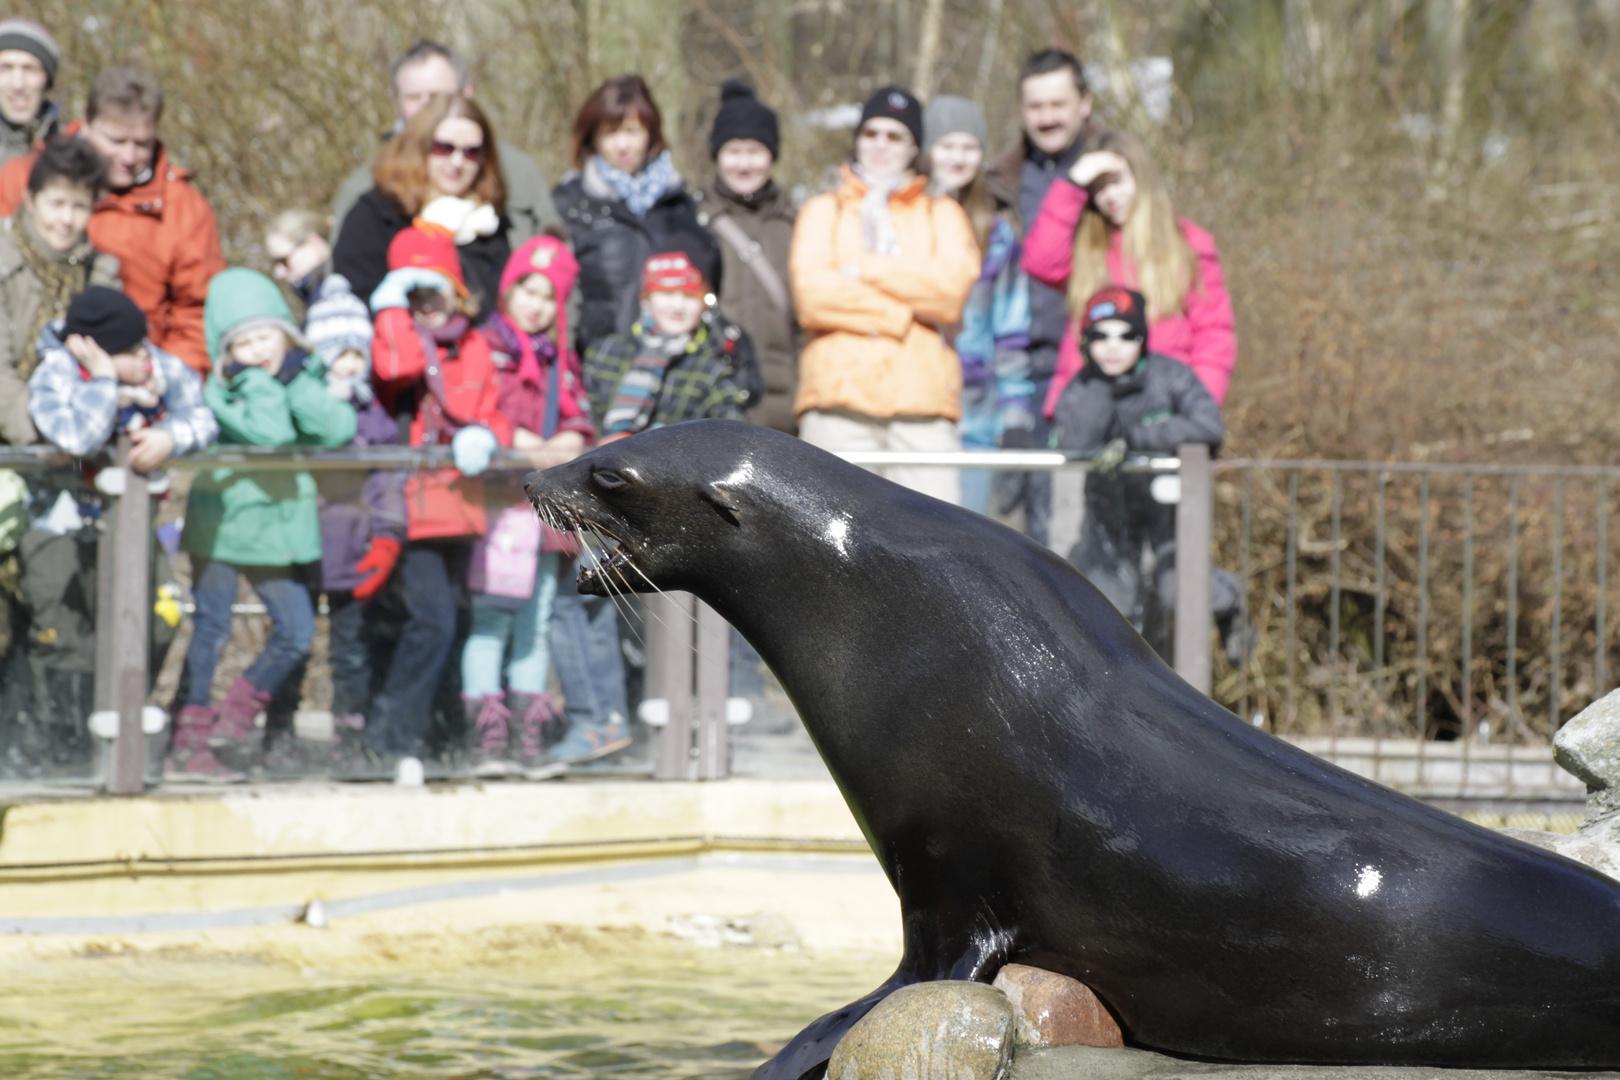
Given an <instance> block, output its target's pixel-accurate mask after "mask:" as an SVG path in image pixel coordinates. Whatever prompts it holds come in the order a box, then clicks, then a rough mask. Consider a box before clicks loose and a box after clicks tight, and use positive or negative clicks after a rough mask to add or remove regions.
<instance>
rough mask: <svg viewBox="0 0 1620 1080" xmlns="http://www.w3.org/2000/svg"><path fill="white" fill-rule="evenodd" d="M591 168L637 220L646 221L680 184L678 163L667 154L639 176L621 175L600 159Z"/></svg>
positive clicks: (592, 163) (631, 174) (657, 159)
mask: <svg viewBox="0 0 1620 1080" xmlns="http://www.w3.org/2000/svg"><path fill="white" fill-rule="evenodd" d="M590 164H591V165H592V166H593V167H594V168H595V169H596V172H597V175H599V176H600V177H601V178H602V179H603V180H606V181H607V182H608V186H609V187H611V188H612V189H613V191H614V194H616V195H618V196H619V199H620V200H621V201H622V202H623V203H624V206H625V209H627V210H629V211H630V212H631V213H632V214H634V215H636V217H646V216H647V211H649V210H651V209H652V208H653V205H654V204H655V203H657V202H658V200H659V199H662V198H663V197H664V195H665V193H667V192H669V191H671V190H673V189H674V188H675V187H676V186H677V185H678V184H680V183H681V174H680V173H678V172H676V171H675V159H674V158H672V157H670V156H669V151H668V150H665V151H664V152H663V153H661V154H659V155H658V156H657V157H655V158H653V159H652V160H651V161H649V162H647V164H646V166H645V167H644V168H643V169H642V170H641V171H640V172H638V173H627V172H620V171H619V170H618V169H615V168H614V167H613V166H611V165H609V164H608V163H607V162H606V161H603V160H602V158H601V156H600V155H597V156H596V157H593V158H591V160H590Z"/></svg>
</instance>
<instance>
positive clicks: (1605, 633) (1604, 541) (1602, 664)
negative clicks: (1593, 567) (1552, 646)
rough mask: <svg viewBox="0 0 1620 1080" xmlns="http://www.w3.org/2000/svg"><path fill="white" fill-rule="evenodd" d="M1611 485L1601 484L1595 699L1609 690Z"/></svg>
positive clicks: (1606, 479) (1605, 479)
mask: <svg viewBox="0 0 1620 1080" xmlns="http://www.w3.org/2000/svg"><path fill="white" fill-rule="evenodd" d="M1609 481H1610V477H1607V476H1605V477H1603V478H1602V479H1600V480H1599V481H1598V533H1597V646H1596V647H1595V648H1594V649H1593V650H1592V651H1593V653H1594V655H1593V657H1592V690H1593V695H1592V696H1593V699H1594V700H1596V699H1597V698H1600V697H1602V696H1603V695H1604V694H1606V693H1607V692H1608V690H1609V644H1608V639H1609V625H1608V623H1609V620H1608V615H1609Z"/></svg>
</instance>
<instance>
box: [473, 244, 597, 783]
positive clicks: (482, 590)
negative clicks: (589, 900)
mask: <svg viewBox="0 0 1620 1080" xmlns="http://www.w3.org/2000/svg"><path fill="white" fill-rule="evenodd" d="M578 276H579V263H578V262H577V261H576V260H575V259H574V253H573V252H571V251H569V250H568V245H567V244H565V243H563V242H562V241H561V240H559V239H558V238H556V237H555V236H549V235H541V236H537V237H535V238H534V239H532V240H530V241H529V242H528V243H526V244H524V245H523V246H522V247H520V248H518V250H517V251H516V252H514V253H513V254H512V257H511V258H510V259H508V260H507V263H506V269H505V271H504V272H503V273H502V274H501V285H500V302H499V306H498V310H497V311H496V312H495V313H494V314H492V315H491V316H490V317H489V318H488V319H487V320H485V322H484V323H483V325H482V326H480V327H479V331H480V333H482V334H483V335H484V337H485V339H486V340H488V342H489V346H490V353H491V356H492V358H493V359H494V361H495V368H496V371H497V373H498V377H499V381H500V397H499V399H498V403H497V408H498V409H499V410H500V412H501V414H502V415H504V416H505V417H506V418H507V419H508V420H510V421H511V423H512V429H513V431H512V446H513V448H514V449H516V450H519V451H522V452H523V453H524V454H525V455H526V456H527V457H528V459H529V461H530V462H531V463H532V464H533V465H534V467H535V468H536V469H545V468H550V467H551V466H553V465H560V464H562V463H563V462H565V461H569V460H572V459H573V458H575V457H577V456H579V454H580V453H581V452H583V451H584V449H585V448H586V447H587V446H589V445H590V444H591V442H593V441H594V440H595V437H596V430H595V428H594V427H593V426H592V425H591V420H590V408H589V405H588V403H587V401H586V398H585V388H584V383H583V381H582V379H581V377H580V372H579V363H578V360H577V359H576V358H575V356H574V354H573V353H572V352H571V351H569V349H568V347H567V341H568V333H567V314H566V312H567V308H568V294H569V290H570V289H572V288H573V284H574V279H575V278H576V277H578ZM503 479H505V480H508V481H509V486H510V488H511V490H510V492H509V493H507V494H509V495H510V496H511V498H510V505H509V506H508V508H507V509H504V510H500V511H496V512H495V513H494V514H493V515H492V517H491V521H490V529H489V535H488V536H487V537H486V538H485V539H484V540H483V541H481V542H480V543H479V544H478V545H477V546H476V547H475V548H474V549H473V557H472V565H471V569H470V572H469V580H468V589H469V591H470V592H471V594H472V605H473V625H472V634H471V636H469V637H468V639H467V645H466V648H465V649H464V650H463V652H462V660H461V668H462V696H463V698H464V699H465V701H466V706H467V720H468V725H469V729H470V730H469V742H468V753H469V757H470V758H471V760H472V763H473V766H474V769H475V771H478V772H481V773H484V774H486V775H491V774H500V773H506V772H513V771H520V772H525V773H528V774H530V775H536V774H537V772H540V771H547V769H546V766H545V764H544V758H545V747H544V742H545V740H544V728H545V725H546V724H547V723H549V722H550V721H551V720H552V719H553V718H554V717H555V715H556V710H555V708H554V707H553V705H552V702H551V699H550V697H549V696H548V695H547V694H546V681H547V678H548V675H549V673H550V668H551V650H550V627H551V614H552V604H553V601H554V599H555V597H556V593H557V577H558V563H559V561H560V559H561V557H562V556H563V555H564V554H567V555H572V554H574V549H573V547H572V545H571V542H570V540H569V538H568V537H566V536H563V535H561V534H557V535H552V534H548V533H547V532H546V531H545V530H544V527H543V526H542V525H541V524H540V522H539V520H538V518H537V517H536V516H535V513H534V509H533V507H531V506H530V505H529V504H528V502H527V500H525V499H524V498H523V492H522V488H521V484H522V477H521V476H519V475H515V474H514V475H510V476H508V477H506V478H503ZM496 494H497V493H496V492H494V491H492V492H491V495H492V496H496ZM492 502H493V504H494V505H501V501H500V500H499V498H498V497H497V498H495V499H492ZM503 660H505V662H506V663H505V672H504V674H505V679H504V686H503V678H502V674H503V672H502V661H503Z"/></svg>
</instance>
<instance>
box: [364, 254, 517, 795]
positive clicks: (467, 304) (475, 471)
mask: <svg viewBox="0 0 1620 1080" xmlns="http://www.w3.org/2000/svg"><path fill="white" fill-rule="evenodd" d="M371 310H372V312H373V313H374V315H375V319H374V321H373V327H374V331H375V334H374V337H373V339H372V346H371V360H372V378H373V379H374V380H375V382H376V388H377V398H378V400H379V401H380V402H382V405H383V408H385V409H387V410H388V412H389V413H390V414H391V415H393V416H394V417H395V419H396V420H397V421H398V422H399V424H400V426H401V428H402V429H404V428H406V427H408V428H409V431H410V443H411V445H412V446H448V447H449V448H450V451H451V455H452V458H453V460H454V461H455V466H456V467H455V468H453V469H424V470H419V471H417V472H414V473H412V474H411V477H410V479H409V480H408V481H407V483H406V488H405V512H406V530H405V537H406V543H405V547H404V549H403V550H402V551H401V552H400V554H399V565H398V567H397V569H396V570H395V571H394V574H393V580H394V581H395V582H397V583H398V586H397V588H398V592H399V595H400V597H401V599H402V600H403V603H404V605H405V609H406V622H405V626H404V628H403V630H402V632H401V634H400V639H399V647H398V648H397V650H396V651H395V653H394V658H393V661H392V663H391V664H390V665H389V669H388V675H387V677H386V679H385V681H384V683H383V688H382V693H381V694H380V695H379V696H378V698H377V699H376V702H375V705H374V707H373V713H372V718H371V722H370V723H369V724H368V725H367V728H366V741H367V744H368V746H369V748H370V749H371V751H372V752H373V753H375V754H377V755H379V756H380V757H382V758H383V759H384V761H385V762H388V763H390V764H393V765H394V766H395V768H396V780H398V781H400V782H403V783H420V782H421V777H422V764H421V758H422V756H423V754H424V752H425V750H426V746H427V734H428V728H429V725H430V723H431V720H432V704H433V698H434V691H435V689H436V688H437V686H438V683H439V675H440V673H441V672H442V671H443V669H444V665H445V661H446V660H448V659H449V656H450V649H451V646H452V645H453V644H454V641H455V636H456V611H457V607H458V605H457V593H458V592H459V590H460V589H461V588H462V586H463V583H464V582H465V581H466V569H467V563H468V558H469V556H470V554H471V551H472V545H473V542H474V541H475V540H477V539H478V538H479V537H482V536H483V535H484V533H485V532H486V531H487V528H488V520H487V516H486V514H485V511H484V485H483V481H482V480H479V479H475V477H477V476H478V475H479V474H480V473H482V472H483V471H484V470H485V469H486V468H488V467H489V464H490V461H491V460H492V458H493V457H494V454H495V450H496V448H497V447H498V446H510V445H511V444H512V423H511V421H510V420H508V419H507V418H506V417H505V416H504V415H502V414H501V412H500V409H499V408H498V399H499V395H500V383H499V382H498V380H497V379H496V371H495V361H494V359H493V358H492V356H491V355H490V348H489V342H488V341H487V340H486V339H485V338H484V336H483V335H482V334H480V333H478V331H477V330H475V329H474V328H473V326H472V323H471V317H472V315H473V314H475V313H476V312H477V310H478V309H477V307H476V305H475V304H474V303H473V302H472V300H471V299H470V298H469V297H468V295H467V286H466V283H465V282H464V281H463V280H462V276H461V259H460V257H459V256H458V255H457V253H456V245H455V241H454V240H453V239H452V237H451V236H450V234H449V233H448V232H445V231H444V230H443V229H440V228H438V227H437V226H433V225H415V226H412V227H411V228H408V229H405V230H403V231H401V232H400V233H399V235H397V236H395V237H394V240H393V242H392V243H391V244H389V245H388V276H387V277H385V278H383V280H382V284H381V285H379V286H377V290H376V292H374V293H372V295H371Z"/></svg>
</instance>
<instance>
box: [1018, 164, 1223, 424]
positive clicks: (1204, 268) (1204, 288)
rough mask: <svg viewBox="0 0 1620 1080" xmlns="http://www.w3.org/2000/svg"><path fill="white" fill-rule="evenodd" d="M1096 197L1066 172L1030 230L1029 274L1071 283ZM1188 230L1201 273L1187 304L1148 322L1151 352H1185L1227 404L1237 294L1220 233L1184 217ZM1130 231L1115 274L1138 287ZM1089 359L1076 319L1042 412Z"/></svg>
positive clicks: (1113, 262)
mask: <svg viewBox="0 0 1620 1080" xmlns="http://www.w3.org/2000/svg"><path fill="white" fill-rule="evenodd" d="M1089 198H1090V196H1088V195H1087V194H1086V191H1085V189H1084V188H1081V187H1077V186H1075V185H1074V184H1073V183H1072V182H1070V181H1069V179H1068V178H1067V177H1060V178H1059V179H1058V180H1057V182H1056V183H1054V184H1053V185H1052V190H1051V191H1050V192H1048V193H1047V196H1046V201H1045V202H1043V203H1042V204H1041V212H1040V214H1039V215H1038V216H1037V217H1036V218H1035V224H1034V225H1033V226H1032V227H1031V228H1030V230H1029V233H1028V235H1026V236H1025V237H1024V269H1025V270H1026V271H1028V272H1029V276H1030V277H1032V278H1034V279H1035V280H1037V281H1043V282H1045V283H1046V284H1048V285H1050V286H1052V287H1053V288H1055V289H1061V288H1063V287H1064V286H1065V285H1067V284H1068V281H1069V271H1070V270H1071V269H1072V268H1073V265H1074V230H1075V227H1076V226H1078V225H1079V224H1080V215H1081V214H1082V213H1083V212H1084V211H1085V209H1086V202H1087V200H1088V199H1089ZM1181 232H1182V234H1183V235H1184V236H1186V238H1187V243H1188V245H1189V246H1191V247H1192V250H1193V255H1194V256H1195V257H1196V258H1197V260H1198V280H1197V281H1196V282H1194V283H1193V288H1192V290H1191V291H1190V292H1188V294H1187V301H1186V306H1185V307H1184V309H1183V310H1182V311H1181V312H1180V313H1179V314H1176V315H1172V316H1171V317H1170V318H1168V319H1159V320H1158V321H1156V322H1154V323H1153V324H1152V325H1150V326H1149V327H1148V341H1147V347H1148V351H1149V352H1156V353H1158V354H1159V355H1161V356H1168V357H1170V358H1171V359H1172V360H1180V361H1181V362H1182V363H1183V364H1186V365H1187V366H1188V367H1190V368H1192V369H1193V371H1195V372H1197V373H1198V378H1199V379H1200V380H1201V381H1202V382H1203V384H1204V386H1205V387H1206V388H1207V389H1208V390H1209V392H1210V396H1212V397H1213V398H1214V399H1215V402H1216V404H1220V403H1221V402H1222V401H1224V400H1225V399H1226V384H1227V383H1229V382H1230V381H1231V379H1232V368H1233V367H1234V366H1235V365H1236V364H1237V333H1236V331H1235V329H1234V328H1233V322H1232V298H1231V297H1230V296H1228V295H1227V293H1226V279H1225V277H1223V276H1222V274H1221V256H1220V253H1219V252H1218V251H1216V250H1215V238H1214V237H1213V236H1211V235H1209V233H1207V232H1205V231H1204V230H1203V229H1200V228H1199V227H1198V226H1197V225H1194V224H1193V223H1192V222H1190V221H1188V220H1187V219H1186V218H1182V219H1181ZM1122 244H1123V238H1122V236H1121V234H1120V233H1119V232H1118V231H1117V230H1116V231H1115V232H1114V241H1113V246H1112V247H1110V249H1109V251H1108V276H1109V277H1110V278H1112V279H1113V283H1114V284H1116V285H1124V286H1126V287H1128V288H1135V287H1136V285H1137V282H1136V275H1135V273H1133V272H1130V271H1129V270H1128V268H1127V267H1126V266H1125V253H1124V250H1123V248H1122ZM1082 366H1084V361H1083V360H1082V359H1081V357H1080V344H1079V341H1078V340H1077V339H1076V338H1075V332H1074V320H1073V319H1071V320H1069V329H1068V331H1067V332H1066V333H1065V334H1064V335H1063V344H1062V345H1061V346H1059V348H1058V360H1057V369H1056V371H1055V372H1054V373H1053V375H1052V384H1051V387H1050V388H1049V389H1048V390H1047V392H1046V402H1045V404H1044V405H1043V407H1042V412H1044V413H1045V414H1046V416H1047V417H1050V416H1051V415H1052V412H1053V410H1054V409H1055V408H1056V407H1057V400H1058V398H1059V397H1061V396H1062V394H1063V388H1064V387H1065V386H1067V385H1069V383H1070V382H1071V381H1072V380H1073V379H1074V377H1075V376H1076V375H1078V374H1079V373H1080V368H1081V367H1082Z"/></svg>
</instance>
